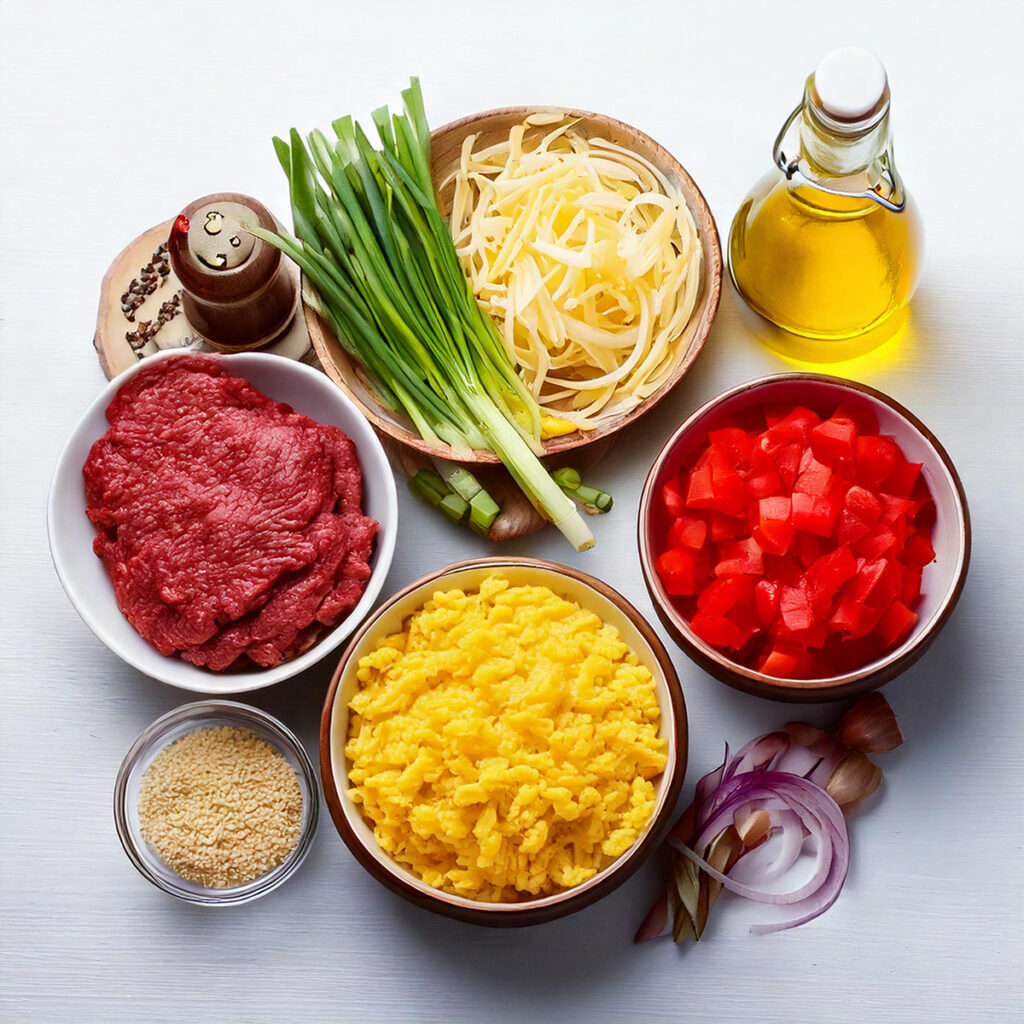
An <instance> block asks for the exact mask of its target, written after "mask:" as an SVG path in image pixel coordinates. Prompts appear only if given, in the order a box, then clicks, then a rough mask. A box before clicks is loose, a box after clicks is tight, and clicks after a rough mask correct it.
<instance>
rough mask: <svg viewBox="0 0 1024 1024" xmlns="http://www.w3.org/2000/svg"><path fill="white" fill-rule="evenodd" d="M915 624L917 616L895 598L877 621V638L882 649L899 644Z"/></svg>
mask: <svg viewBox="0 0 1024 1024" xmlns="http://www.w3.org/2000/svg"><path fill="white" fill-rule="evenodd" d="M916 624H917V615H916V614H915V613H914V612H912V611H911V610H910V609H909V608H908V607H907V606H906V605H905V604H904V603H903V602H902V601H900V600H899V599H898V598H897V599H896V600H895V601H893V602H892V604H890V605H889V607H888V608H886V610H885V612H884V614H883V615H882V617H881V618H880V619H879V620H878V627H877V628H878V638H879V640H880V641H881V643H882V647H883V648H885V649H888V648H890V647H895V646H896V645H897V644H898V643H901V642H902V641H903V640H905V639H906V638H907V637H908V636H909V635H910V631H911V630H912V629H913V628H914V626H915V625H916Z"/></svg>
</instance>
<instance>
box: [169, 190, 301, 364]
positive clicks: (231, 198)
mask: <svg viewBox="0 0 1024 1024" xmlns="http://www.w3.org/2000/svg"><path fill="white" fill-rule="evenodd" d="M244 224H249V225H259V226H260V227H263V228H266V229H267V230H268V231H275V230H276V229H277V225H276V223H275V221H274V218H273V217H272V216H271V215H270V212H269V211H268V210H267V208H266V207H265V206H264V205H263V204H262V203H260V202H258V201H257V200H255V199H253V198H252V197H251V196H245V195H241V194H239V193H237V192H220V193H217V194H215V195H209V196H203V197H202V198H201V199H197V200H195V202H192V203H189V205H188V206H186V207H185V209H184V210H182V212H181V213H180V214H179V215H178V217H177V218H176V219H175V221H174V224H173V226H172V228H171V235H170V238H169V239H168V240H167V247H168V250H169V252H170V258H171V266H172V268H173V270H174V273H175V274H176V275H177V277H178V280H179V281H181V285H182V288H183V295H182V305H183V308H184V311H185V315H186V316H187V317H188V320H189V323H190V324H191V326H192V327H193V328H194V329H195V331H196V332H197V333H198V334H200V335H202V337H203V338H204V339H205V340H206V341H208V342H209V343H210V344H211V345H214V346H216V347H217V348H222V349H225V350H232V351H239V350H241V349H247V348H256V347H258V346H260V345H266V344H269V343H270V342H271V341H273V340H275V338H277V337H279V336H280V335H281V333H282V332H283V331H284V330H285V328H287V326H288V324H289V323H290V321H291V319H292V317H293V316H294V314H295V309H296V307H297V303H298V289H297V287H296V283H295V278H294V276H293V275H292V274H290V273H288V272H287V271H286V270H285V269H284V267H283V265H282V260H281V253H280V251H279V250H277V249H275V248H274V247H273V246H272V245H269V244H267V243H266V242H264V241H262V239H258V238H256V237H255V235H252V234H250V233H249V232H248V231H246V230H245V228H244V227H243V225H244Z"/></svg>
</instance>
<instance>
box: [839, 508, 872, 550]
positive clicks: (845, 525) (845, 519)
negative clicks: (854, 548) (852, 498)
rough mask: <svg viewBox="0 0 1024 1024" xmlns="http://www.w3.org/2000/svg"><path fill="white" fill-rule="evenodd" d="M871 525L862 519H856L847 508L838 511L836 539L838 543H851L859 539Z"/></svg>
mask: <svg viewBox="0 0 1024 1024" xmlns="http://www.w3.org/2000/svg"><path fill="white" fill-rule="evenodd" d="M870 530H871V527H870V526H869V525H868V524H867V523H865V522H864V521H863V520H861V519H858V518H857V517H856V516H855V515H854V514H853V513H852V512H851V511H850V510H849V509H848V508H844V509H843V511H842V512H840V513H839V523H838V525H837V526H836V540H837V541H838V542H839V543H840V544H852V543H853V542H854V541H857V540H860V539H861V537H863V536H864V535H865V534H866V533H868V532H869V531H870Z"/></svg>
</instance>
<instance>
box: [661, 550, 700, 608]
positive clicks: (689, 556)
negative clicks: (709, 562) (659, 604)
mask: <svg viewBox="0 0 1024 1024" xmlns="http://www.w3.org/2000/svg"><path fill="white" fill-rule="evenodd" d="M655 564H656V566H657V569H658V575H659V576H660V577H661V582H662V584H663V585H664V587H665V589H666V590H667V591H668V592H669V593H670V594H672V595H673V596H674V597H689V596H690V595H692V594H696V593H697V584H698V582H699V578H698V575H699V574H698V566H697V557H696V555H694V553H693V552H692V551H684V550H682V549H679V548H673V549H671V550H669V551H665V552H663V553H662V554H660V555H659V556H658V560H657V562H656V563H655Z"/></svg>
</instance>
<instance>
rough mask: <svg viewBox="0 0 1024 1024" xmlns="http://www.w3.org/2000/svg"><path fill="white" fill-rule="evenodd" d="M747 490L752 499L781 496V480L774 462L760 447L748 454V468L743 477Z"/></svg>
mask: <svg viewBox="0 0 1024 1024" xmlns="http://www.w3.org/2000/svg"><path fill="white" fill-rule="evenodd" d="M744 483H745V484H746V486H747V490H748V491H749V492H750V495H751V497H753V498H757V499H760V498H770V497H772V496H773V495H778V494H782V479H781V478H780V476H779V471H778V469H777V468H776V466H775V460H774V459H773V458H772V457H771V456H770V455H769V454H768V453H767V452H766V451H765V450H764V449H763V448H761V447H755V448H753V449H752V450H751V452H750V468H749V469H748V470H747V473H746V475H745V477H744Z"/></svg>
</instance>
